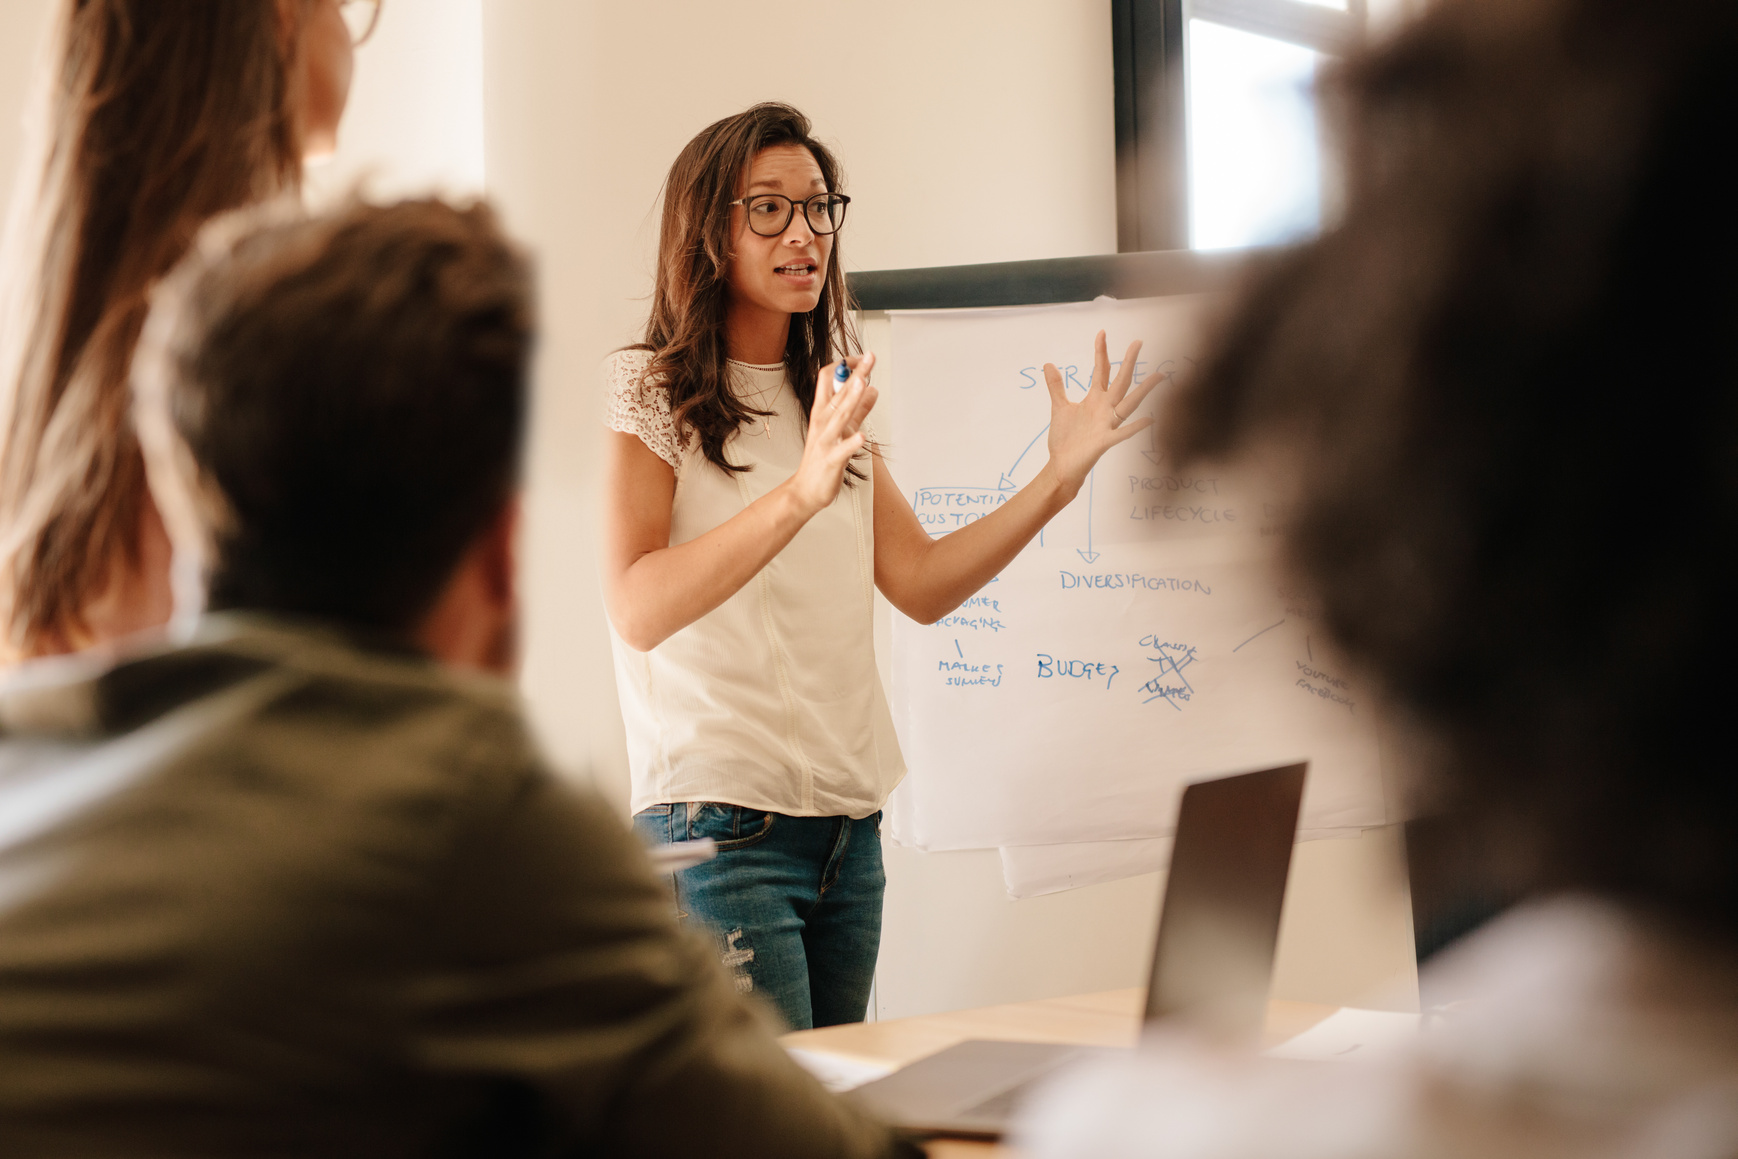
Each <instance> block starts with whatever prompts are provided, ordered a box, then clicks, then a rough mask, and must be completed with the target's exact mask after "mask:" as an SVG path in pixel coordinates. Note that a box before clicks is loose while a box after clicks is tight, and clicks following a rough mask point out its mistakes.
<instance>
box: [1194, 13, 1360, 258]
mask: <svg viewBox="0 0 1738 1159" xmlns="http://www.w3.org/2000/svg"><path fill="white" fill-rule="evenodd" d="M1316 2H1318V3H1319V2H1321V0H1316ZM1342 2H1343V0H1342ZM1320 59H1321V56H1320V54H1319V53H1317V52H1316V51H1315V50H1314V49H1310V48H1305V47H1303V46H1302V45H1297V44H1291V43H1288V42H1286V41H1283V40H1275V39H1273V38H1271V37H1267V36H1258V35H1256V34H1255V33H1252V32H1243V31H1240V30H1238V29H1235V28H1228V27H1226V26H1225V25H1223V24H1215V23H1213V22H1211V21H1208V20H1190V21H1189V46H1188V61H1189V64H1188V70H1189V72H1188V134H1189V145H1188V147H1189V244H1190V245H1191V246H1192V247H1193V248H1195V249H1234V248H1240V247H1243V246H1255V245H1271V244H1277V243H1281V242H1286V241H1292V240H1295V239H1297V238H1299V237H1302V236H1304V235H1306V234H1310V233H1313V232H1315V231H1316V230H1317V229H1318V228H1320V226H1321V216H1322V158H1321V141H1320V136H1319V134H1318V132H1317V128H1316V111H1315V99H1314V97H1313V95H1312V89H1311V86H1312V85H1313V84H1314V82H1315V75H1316V65H1317V63H1318V61H1319V60H1320Z"/></svg>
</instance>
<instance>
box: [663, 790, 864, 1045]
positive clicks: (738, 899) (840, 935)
mask: <svg viewBox="0 0 1738 1159" xmlns="http://www.w3.org/2000/svg"><path fill="white" fill-rule="evenodd" d="M634 828H635V829H637V830H639V833H640V836H641V837H642V838H644V839H645V840H646V841H648V842H651V843H653V844H662V843H664V842H668V841H688V840H692V839H694V838H696V837H710V838H712V839H713V840H714V841H716V842H718V856H717V857H716V858H715V859H713V860H712V861H708V862H706V863H705V864H704V865H697V866H695V867H694V868H692V869H684V870H682V871H681V872H680V873H678V874H676V875H675V879H676V880H675V891H676V912H677V915H678V916H679V917H681V918H682V919H683V920H684V921H689V920H698V921H701V922H704V923H705V924H706V925H708V926H710V927H711V928H712V931H713V933H714V934H715V935H716V936H717V938H718V944H719V951H720V953H721V955H722V957H723V960H724V964H725V965H726V966H727V967H729V968H730V970H731V972H732V974H733V975H734V976H735V978H736V988H737V989H738V990H741V991H744V992H753V993H757V994H760V995H761V996H762V997H764V998H766V999H768V1000H769V1001H771V1002H772V1003H773V1004H774V1005H775V1006H777V1007H778V1009H779V1012H780V1013H781V1014H783V1015H784V1018H785V1021H786V1022H788V1023H789V1024H790V1026H791V1029H793V1030H807V1029H808V1028H809V1027H811V1026H832V1025H835V1024H836V1023H840V1022H861V1021H863V1014H864V1012H865V1011H866V1010H867V1009H868V1006H869V984H870V983H871V982H872V981H873V980H874V978H875V957H876V955H877V953H878V952H879V951H880V948H881V895H882V894H883V892H884V891H885V890H886V887H887V875H886V873H885V872H884V870H883V869H882V866H881V836H880V830H881V814H880V813H876V814H875V815H873V816H871V817H865V818H863V819H862V820H861V821H853V820H852V819H851V818H849V817H789V816H786V815H785V814H783V813H763V812H761V811H760V810H758V809H745V808H743V807H742V806H740V805H722V804H718V803H716V802H712V801H690V802H683V801H678V802H677V803H675V804H673V805H653V806H652V807H651V808H649V809H646V810H643V811H642V812H640V813H637V814H635V815H634Z"/></svg>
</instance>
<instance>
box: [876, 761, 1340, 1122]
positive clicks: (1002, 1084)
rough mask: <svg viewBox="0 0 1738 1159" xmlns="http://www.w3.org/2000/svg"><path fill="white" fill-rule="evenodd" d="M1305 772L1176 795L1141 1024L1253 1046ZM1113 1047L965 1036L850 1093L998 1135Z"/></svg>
mask: <svg viewBox="0 0 1738 1159" xmlns="http://www.w3.org/2000/svg"><path fill="white" fill-rule="evenodd" d="M1306 768H1307V765H1304V764H1295V765H1285V766H1283V767H1280V768H1272V769H1262V770H1260V771H1259V772H1253V773H1242V774H1239V775H1237V776H1230V777H1220V778H1218V779H1216V780H1211V781H1199V782H1197V783H1195V784H1192V785H1190V786H1188V787H1187V788H1186V789H1184V790H1183V802H1182V806H1181V807H1180V809H1179V810H1178V813H1177V835H1176V840H1175V842H1174V843H1173V845H1172V849H1171V872H1170V875H1169V877H1168V878H1167V880H1166V882H1165V897H1164V902H1163V908H1161V909H1160V911H1159V931H1158V936H1157V938H1156V939H1155V944H1154V946H1153V961H1152V970H1151V973H1150V975H1149V977H1148V981H1147V997H1146V1008H1145V1013H1144V1020H1145V1023H1146V1025H1148V1026H1151V1025H1153V1024H1154V1023H1156V1022H1159V1021H1161V1020H1164V1021H1170V1020H1177V1021H1181V1022H1186V1023H1188V1024H1189V1025H1191V1026H1194V1027H1197V1028H1199V1029H1200V1030H1202V1031H1203V1032H1205V1033H1207V1034H1210V1035H1212V1036H1214V1037H1216V1038H1218V1039H1220V1040H1229V1041H1242V1042H1247V1043H1249V1044H1250V1046H1251V1047H1253V1046H1254V1045H1255V1043H1256V1041H1257V1040H1258V1039H1259V1037H1260V1034H1261V1027H1262V1022H1263V1020H1264V1019H1265V1017H1266V1014H1267V991H1268V986H1269V984H1270V983H1271V982H1272V979H1273V953H1274V946H1275V944H1276V943H1277V942H1278V941H1279V914H1280V907H1281V906H1282V905H1283V904H1284V902H1285V882H1286V875H1287V873H1288V872H1289V870H1290V867H1291V848H1292V844H1293V842H1294V840H1295V839H1296V836H1297V819H1298V808H1299V805H1300V804H1301V802H1302V800H1303V786H1304V771H1305V769H1306ZM1111 1053H1115V1048H1112V1047H1094V1046H1067V1045H1060V1044H1056V1043H1040V1042H1000V1041H982V1040H973V1041H969V1042H962V1043H959V1044H957V1045H955V1046H951V1047H949V1048H948V1049H946V1050H943V1051H940V1052H938V1053H936V1054H932V1055H930V1056H929V1057H928V1058H922V1059H919V1060H918V1061H916V1062H914V1063H912V1064H911V1065H909V1066H906V1067H902V1068H901V1069H899V1070H897V1071H894V1072H893V1073H892V1074H890V1075H888V1076H886V1077H885V1078H881V1079H877V1080H875V1081H874V1082H871V1083H865V1084H864V1085H863V1086H860V1087H858V1088H857V1089H856V1090H854V1091H851V1092H850V1093H849V1094H848V1095H846V1097H847V1098H849V1099H851V1100H853V1101H854V1102H856V1103H857V1104H858V1105H860V1106H861V1107H863V1108H864V1109H865V1110H867V1111H869V1112H870V1113H872V1114H874V1115H877V1116H879V1117H880V1118H882V1119H883V1120H885V1121H888V1122H891V1123H893V1124H895V1125H897V1126H900V1127H904V1128H906V1129H908V1130H912V1131H920V1132H925V1133H929V1134H938V1135H957V1136H963V1137H966V1138H980V1139H995V1138H1000V1137H1001V1135H1002V1133H1003V1132H1004V1131H1005V1130H1006V1128H1007V1126H1008V1124H1009V1122H1010V1120H1011V1119H1012V1117H1013V1114H1014V1112H1015V1110H1016V1109H1017V1108H1018V1107H1019V1105H1020V1104H1021V1102H1022V1101H1024V1098H1025V1096H1026V1094H1027V1093H1028V1092H1029V1091H1030V1090H1031V1088H1033V1087H1034V1086H1036V1085H1037V1084H1038V1083H1040V1082H1041V1081H1043V1080H1044V1079H1045V1078H1047V1077H1048V1076H1050V1075H1051V1074H1053V1073H1055V1072H1056V1071H1057V1070H1060V1069H1062V1068H1063V1067H1066V1066H1068V1065H1070V1064H1072V1063H1074V1062H1077V1061H1079V1060H1081V1059H1084V1058H1089V1057H1092V1056H1094V1055H1103V1054H1111Z"/></svg>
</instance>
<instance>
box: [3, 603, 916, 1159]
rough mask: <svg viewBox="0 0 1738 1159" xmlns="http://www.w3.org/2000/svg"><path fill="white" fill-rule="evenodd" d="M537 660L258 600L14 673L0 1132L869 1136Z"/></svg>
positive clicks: (689, 1149)
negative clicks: (767, 1006) (709, 918)
mask: <svg viewBox="0 0 1738 1159" xmlns="http://www.w3.org/2000/svg"><path fill="white" fill-rule="evenodd" d="M761 1019H762V1016H761V1015H760V1014H759V1012H758V1011H757V1010H756V1009H755V1008H753V1007H751V1006H750V1005H749V1004H747V1002H745V1000H743V999H742V998H740V997H738V996H737V994H736V993H735V991H734V988H733V987H732V985H731V982H730V979H729V978H728V977H727V976H726V974H725V973H724V971H723V969H722V968H721V967H720V966H719V964H718V960H717V957H716V955H715V954H714V953H713V952H712V950H711V948H710V947H709V945H707V944H706V943H705V942H704V941H703V940H702V939H701V938H700V937H698V936H696V935H693V934H690V933H687V932H684V931H682V930H680V929H679V928H678V927H677V925H676V922H675V920H674V917H673V907H672V906H671V904H670V900H669V896H668V894H667V892H666V891H665V890H664V889H663V887H662V886H661V885H660V883H659V881H658V880H657V879H656V878H655V877H654V875H653V871H652V869H651V868H650V866H649V863H648V862H647V859H646V857H645V855H644V853H643V851H642V850H641V848H640V847H639V845H638V843H637V841H636V840H635V839H634V837H633V836H632V835H631V834H630V833H629V831H628V829H627V827H626V826H624V825H623V824H622V823H621V822H620V820H619V819H618V818H616V817H615V816H614V815H612V813H611V811H610V810H609V808H608V807H607V806H606V805H605V804H604V803H603V801H602V800H601V799H599V798H598V797H597V796H595V795H594V794H592V793H590V792H584V791H578V790H575V789H574V788H572V787H570V786H568V785H566V784H563V783H562V782H560V781H558V780H557V778H556V777H555V776H553V775H552V774H551V772H550V771H549V769H548V767H547V766H546V765H545V763H544V760H543V758H542V757H541V756H540V755H539V752H538V749H537V746H536V744H535V743H534V742H533V740H532V739H531V737H530V735H529V734H528V731H527V727H526V725H525V722H524V720H523V717H522V714H521V711H520V708H519V705H518V703H517V701H516V700H515V698H514V696H513V694H512V692H511V690H510V689H509V688H508V687H507V686H505V685H503V684H501V683H499V682H496V681H492V680H486V679H480V678H468V677H464V676H460V675H456V674H454V673H452V672H450V671H447V670H445V669H443V668H441V667H440V666H438V665H436V664H435V663H433V662H432V661H429V660H427V659H424V658H421V657H419V656H416V655H413V654H409V653H405V652H399V651H394V650H392V649H391V648H390V647H382V646H378V645H365V644H362V643H359V642H358V641H357V640H355V639H352V638H347V637H346V636H344V635H342V634H340V633H338V632H336V631H334V630H331V629H329V628H321V627H317V626H310V625H308V624H296V623H291V622H288V621H284V620H274V619H271V618H267V617H262V616H239V615H221V616H213V617H211V618H209V619H208V620H207V621H206V622H205V623H204V624H203V625H202V627H201V629H200V631H199V632H198V633H197V634H196V636H195V637H194V639H193V641H192V642H191V643H190V644H189V645H188V646H186V647H180V648H167V649H163V650H160V651H156V652H151V653H143V654H135V655H131V656H126V657H123V658H121V659H120V660H119V661H116V660H114V659H113V658H112V657H111V658H109V659H103V658H100V657H94V656H75V657H69V658H65V659H54V660H45V661H38V662H34V663H32V664H29V665H26V666H24V667H23V668H20V669H16V670H14V672H13V673H11V674H10V675H9V676H8V677H7V678H6V679H5V680H4V682H0V1155H4V1156H6V1159H26V1157H31V1156H49V1155H79V1156H98V1155H100V1156H104V1157H106V1159H130V1157H143V1156H175V1157H177V1159H195V1157H200V1156H220V1155H221V1156H225V1157H232V1156H255V1155H308V1156H315V1155H317V1156H322V1157H325V1156H350V1155H357V1156H362V1155H366V1156H371V1157H373V1156H399V1155H404V1156H411V1155H416V1156H462V1155H490V1156H496V1155H539V1156H542V1155H569V1154H587V1155H592V1154H633V1155H645V1156H656V1155H670V1156H681V1157H683V1159H692V1157H694V1156H698V1155H704V1156H708V1157H720V1156H730V1155H745V1156H746V1155H754V1156H786V1155H789V1156H796V1155H829V1156H832V1155H837V1156H871V1155H882V1154H887V1153H889V1152H890V1151H891V1150H892V1149H893V1146H894V1145H893V1143H892V1142H891V1141H890V1138H889V1136H888V1135H887V1133H886V1131H885V1130H884V1129H883V1128H881V1127H879V1126H876V1125H874V1124H871V1123H869V1122H867V1121H865V1120H863V1119H862V1118H861V1117H859V1115H858V1114H857V1113H856V1112H854V1111H852V1110H851V1109H849V1108H848V1107H846V1106H845V1105H843V1104H842V1103H840V1102H839V1101H838V1100H836V1099H834V1098H833V1097H831V1096H829V1095H828V1094H826V1092H824V1091H823V1090H822V1089H821V1087H820V1086H819V1085H818V1084H817V1083H816V1082H815V1081H814V1080H813V1079H811V1078H810V1077H809V1076H808V1075H807V1074H806V1073H804V1072H803V1071H802V1070H800V1069H799V1068H798V1067H797V1066H795V1065H794V1064H793V1063H792V1062H790V1061H789V1059H788V1058H786V1056H785V1054H784V1052H783V1051H782V1050H781V1049H780V1048H779V1046H778V1044H777V1043H776V1042H775V1041H774V1039H773V1037H772V1034H771V1033H770V1032H769V1030H768V1028H767V1026H766V1025H765V1024H764V1023H763V1022H762V1020H761Z"/></svg>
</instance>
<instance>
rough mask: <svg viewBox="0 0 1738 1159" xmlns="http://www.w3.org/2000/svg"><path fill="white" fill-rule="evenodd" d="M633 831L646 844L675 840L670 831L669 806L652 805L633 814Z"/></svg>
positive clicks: (666, 842) (663, 843) (666, 843)
mask: <svg viewBox="0 0 1738 1159" xmlns="http://www.w3.org/2000/svg"><path fill="white" fill-rule="evenodd" d="M633 824H634V832H635V833H638V834H639V835H640V840H641V841H644V842H646V843H647V844H648V845H668V844H669V843H670V842H672V841H674V840H676V835H675V834H674V833H672V832H671V831H670V806H668V805H653V806H651V807H650V808H648V809H641V810H640V811H639V812H638V813H635V814H634V818H633Z"/></svg>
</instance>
